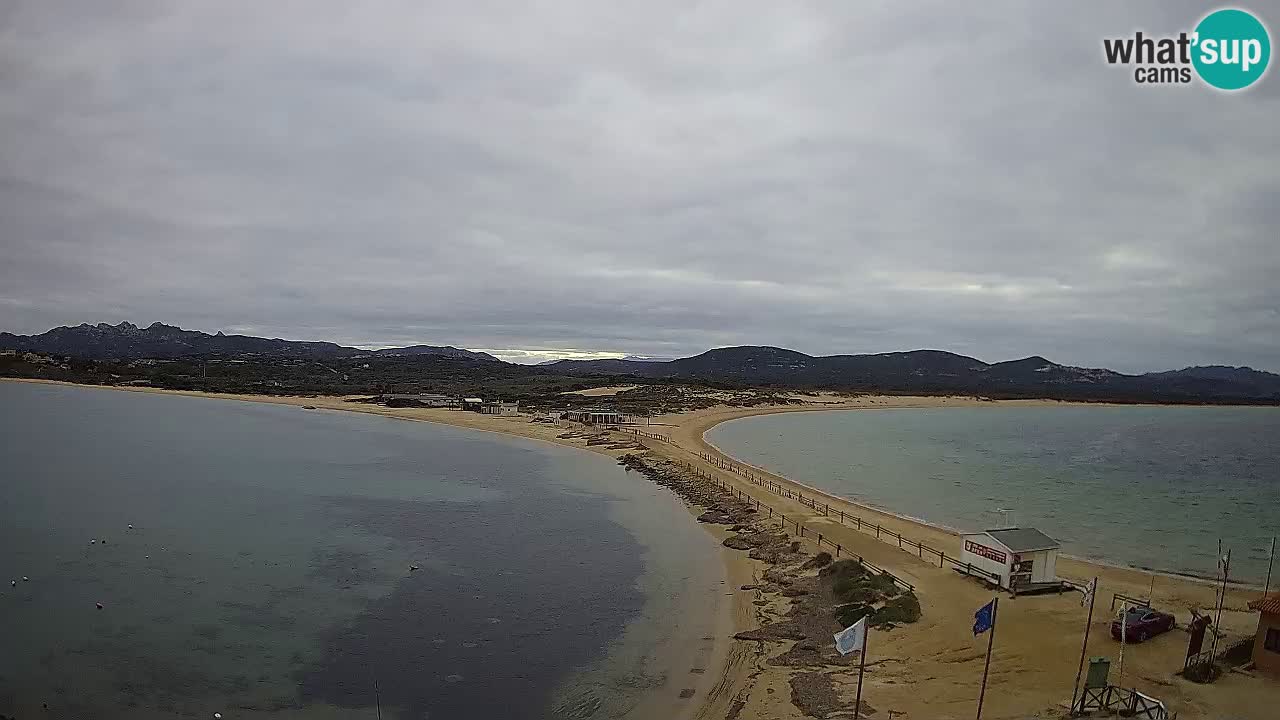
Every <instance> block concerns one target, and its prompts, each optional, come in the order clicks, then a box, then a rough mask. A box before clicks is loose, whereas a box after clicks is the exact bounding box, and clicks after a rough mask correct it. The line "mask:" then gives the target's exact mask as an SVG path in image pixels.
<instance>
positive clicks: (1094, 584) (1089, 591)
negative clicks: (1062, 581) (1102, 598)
mask: <svg viewBox="0 0 1280 720" xmlns="http://www.w3.org/2000/svg"><path fill="white" fill-rule="evenodd" d="M1097 589H1098V578H1094V579H1093V580H1090V581H1089V587H1087V588H1085V591H1084V595H1083V596H1081V598H1080V607H1084V606H1085V605H1088V604H1089V601H1090V600H1091V599H1092V598H1093V593H1094V592H1095V591H1096V590H1097Z"/></svg>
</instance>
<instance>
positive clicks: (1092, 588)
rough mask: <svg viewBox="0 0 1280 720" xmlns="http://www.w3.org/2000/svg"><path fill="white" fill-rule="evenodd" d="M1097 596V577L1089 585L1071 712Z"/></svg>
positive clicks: (1077, 691) (1072, 706)
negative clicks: (1087, 615) (1087, 604)
mask: <svg viewBox="0 0 1280 720" xmlns="http://www.w3.org/2000/svg"><path fill="white" fill-rule="evenodd" d="M1097 597H1098V578H1096V577H1095V578H1094V579H1093V584H1092V585H1090V586H1089V619H1088V620H1085V621H1084V643H1083V644H1081V645H1080V667H1078V668H1076V684H1075V685H1072V686H1071V712H1075V711H1076V695H1077V694H1078V693H1079V692H1080V675H1082V674H1083V673H1084V656H1085V653H1087V652H1088V650H1089V627H1090V626H1091V625H1092V624H1093V601H1094V600H1096V599H1097Z"/></svg>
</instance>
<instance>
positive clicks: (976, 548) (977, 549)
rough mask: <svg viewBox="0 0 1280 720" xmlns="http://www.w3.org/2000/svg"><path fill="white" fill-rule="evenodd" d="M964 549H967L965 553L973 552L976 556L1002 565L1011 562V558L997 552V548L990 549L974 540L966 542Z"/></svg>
mask: <svg viewBox="0 0 1280 720" xmlns="http://www.w3.org/2000/svg"><path fill="white" fill-rule="evenodd" d="M964 549H965V552H971V553H973V554H974V555H977V556H979V557H984V558H986V559H988V560H994V561H996V562H998V563H1001V564H1004V563H1007V562H1008V561H1009V557H1008V556H1007V555H1005V554H1004V553H1003V552H1001V551H999V550H996V549H995V548H989V547H987V546H986V545H981V544H979V543H976V542H974V541H972V540H965V541H964Z"/></svg>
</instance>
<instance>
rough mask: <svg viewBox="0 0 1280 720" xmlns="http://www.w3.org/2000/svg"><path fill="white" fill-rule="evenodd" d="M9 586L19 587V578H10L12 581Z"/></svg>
mask: <svg viewBox="0 0 1280 720" xmlns="http://www.w3.org/2000/svg"><path fill="white" fill-rule="evenodd" d="M9 587H18V581H17V580H10V581H9Z"/></svg>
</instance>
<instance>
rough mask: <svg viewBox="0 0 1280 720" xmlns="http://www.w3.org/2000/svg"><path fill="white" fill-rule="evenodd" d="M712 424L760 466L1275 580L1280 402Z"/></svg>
mask: <svg viewBox="0 0 1280 720" xmlns="http://www.w3.org/2000/svg"><path fill="white" fill-rule="evenodd" d="M707 439H708V440H709V441H711V442H712V443H714V444H715V445H716V446H717V447H719V448H721V449H722V450H724V451H725V452H727V453H729V454H730V455H733V456H735V457H738V458H741V459H742V460H744V461H746V462H749V463H751V464H754V465H758V466H760V467H764V468H768V469H770V470H774V471H776V472H779V473H781V474H783V475H786V476H787V477H791V478H794V479H796V480H799V481H801V482H805V483H808V484H810V485H813V486H815V487H818V488H821V489H823V490H826V491H828V492H832V493H834V494H837V495H841V496H844V497H849V498H852V499H856V500H859V501H863V502H867V503H869V504H872V505H876V506H879V507H883V508H886V509H888V510H892V511H895V512H899V513H903V514H907V515H911V516H914V517H918V518H921V519H923V520H927V521H930V522H934V523H939V524H942V525H946V526H950V527H953V528H957V529H961V530H972V529H982V528H986V527H992V526H993V525H995V524H998V523H999V522H1000V521H1002V520H1003V515H1001V514H999V513H996V512H993V511H994V509H995V508H1005V509H1012V510H1013V511H1014V512H1013V520H1014V521H1015V522H1017V523H1018V524H1020V525H1026V526H1033V527H1038V528H1040V529H1041V530H1043V531H1045V532H1047V533H1049V534H1050V535H1052V536H1054V537H1056V538H1058V539H1059V540H1061V541H1062V542H1063V545H1064V550H1065V551H1066V552H1068V553H1070V554H1073V555H1078V556H1083V557H1089V558H1094V559H1099V560H1104V561H1108V562H1113V563H1119V564H1125V565H1132V566H1136V567H1143V568H1152V569H1157V570H1163V571H1174V572H1183V573H1192V574H1196V575H1201V576H1212V575H1213V574H1214V572H1215V563H1216V556H1217V541H1218V539H1219V538H1222V540H1223V547H1224V549H1225V548H1231V549H1232V551H1233V555H1232V576H1233V577H1238V578H1242V579H1247V580H1254V581H1257V582H1259V583H1260V582H1261V581H1262V579H1263V577H1264V576H1265V574H1266V569H1267V556H1268V551H1269V550H1270V543H1271V537H1272V536H1273V535H1276V534H1280V409H1276V408H1200V407H1084V406H1049V407H976V408H960V407H955V408H938V409H883V410H856V411H849V412H814V413H787V414H779V415H766V416H757V417H752V418H745V419H742V420H735V421H732V422H728V423H724V424H722V425H719V426H717V427H715V428H714V429H712V431H711V432H709V433H708V434H707Z"/></svg>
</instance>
